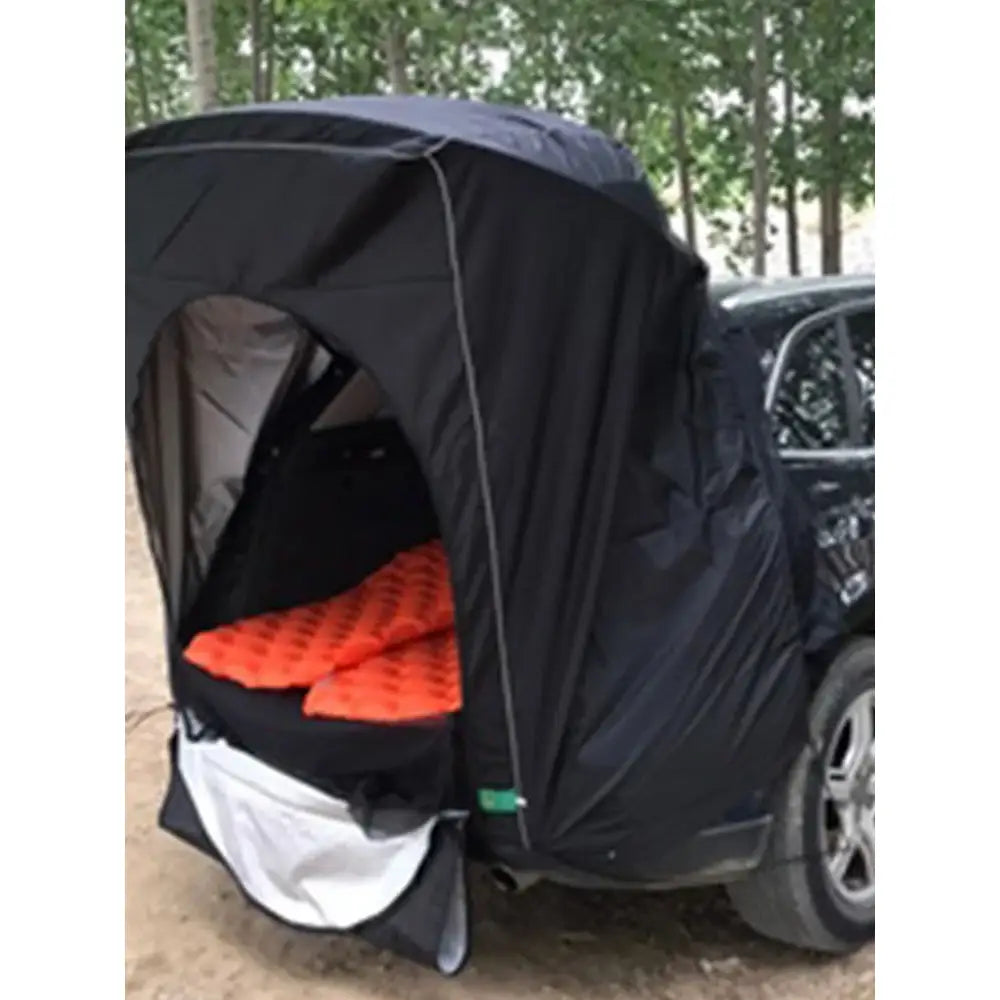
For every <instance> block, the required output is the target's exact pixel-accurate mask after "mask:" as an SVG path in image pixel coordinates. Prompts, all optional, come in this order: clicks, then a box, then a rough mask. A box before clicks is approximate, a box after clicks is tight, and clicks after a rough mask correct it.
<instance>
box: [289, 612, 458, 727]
mask: <svg viewBox="0 0 1000 1000" xmlns="http://www.w3.org/2000/svg"><path fill="white" fill-rule="evenodd" d="M461 707H462V684H461V677H460V670H459V663H458V642H457V640H456V637H455V630H454V629H447V630H446V631H444V632H438V633H437V634H436V635H430V636H426V637H425V638H423V639H412V640H410V641H409V642H405V643H403V644H402V645H399V646H395V647H393V648H392V649H387V650H386V651H385V652H383V653H379V654H378V655H377V656H373V657H371V658H370V659H367V660H365V661H364V662H362V663H359V664H357V665H356V666H353V667H350V668H349V669H347V670H335V671H333V672H332V673H330V674H327V676H326V677H323V678H322V679H320V680H318V681H317V682H316V683H315V684H313V686H312V687H311V688H310V689H309V691H308V692H307V694H306V697H305V701H304V702H303V704H302V710H303V711H304V712H305V714H306V715H310V716H320V717H323V718H332V719H353V720H355V721H357V722H386V723H392V722H414V721H417V720H420V719H427V718H432V717H434V716H439V715H448V714H450V713H451V712H457V711H458V710H459V709H460V708H461Z"/></svg>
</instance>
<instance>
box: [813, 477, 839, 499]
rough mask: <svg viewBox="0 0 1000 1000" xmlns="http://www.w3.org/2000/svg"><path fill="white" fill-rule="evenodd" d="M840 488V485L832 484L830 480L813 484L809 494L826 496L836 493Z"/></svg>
mask: <svg viewBox="0 0 1000 1000" xmlns="http://www.w3.org/2000/svg"><path fill="white" fill-rule="evenodd" d="M839 488H840V484H839V483H834V482H830V481H829V480H827V481H825V482H819V483H813V484H812V486H810V487H809V493H810V495H811V496H814V497H816V496H824V495H826V494H828V493H836V492H837V490H838V489H839Z"/></svg>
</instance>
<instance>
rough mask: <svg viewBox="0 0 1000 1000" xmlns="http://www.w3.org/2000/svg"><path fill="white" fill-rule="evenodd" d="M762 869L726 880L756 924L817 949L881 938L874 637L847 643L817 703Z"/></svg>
mask: <svg viewBox="0 0 1000 1000" xmlns="http://www.w3.org/2000/svg"><path fill="white" fill-rule="evenodd" d="M809 723H810V732H811V733H812V745H811V746H810V747H808V748H806V749H805V750H803V751H802V753H801V754H800V755H799V757H798V759H797V760H796V762H795V764H794V765H793V767H792V769H791V771H790V773H789V775H788V778H787V779H786V780H785V783H784V785H783V786H782V788H781V789H780V791H779V793H778V796H777V801H776V803H775V806H774V827H773V829H772V832H771V840H770V844H769V847H768V851H767V853H766V855H765V857H764V859H763V861H762V863H761V865H760V867H759V868H758V869H757V870H756V871H754V872H753V873H752V874H751V875H749V876H748V877H747V878H746V879H743V880H741V881H739V882H734V883H732V884H731V885H730V886H728V891H729V896H730V899H731V900H732V902H733V905H734V906H735V907H736V910H737V911H738V912H739V914H740V915H741V916H742V917H743V919H744V920H746V922H747V923H748V924H750V926H751V927H753V928H754V929H755V930H757V931H759V932H760V933H761V934H764V935H765V936H767V937H771V938H775V939H776V940H778V941H783V942H786V943H788V944H793V945H798V946H800V947H804V948H811V949H815V950H818V951H826V952H834V953H842V952H847V951H852V950H853V949H855V948H857V947H859V946H861V945H862V944H864V943H866V942H868V941H870V940H872V939H873V938H874V936H875V641H874V639H867V638H866V639H857V640H854V641H852V642H851V643H849V644H848V645H847V646H846V647H845V649H844V650H843V651H842V652H841V653H840V655H839V656H838V657H837V659H836V660H835V661H834V662H833V664H832V665H831V666H830V669H829V671H828V673H827V675H826V678H825V679H824V681H823V684H822V685H821V686H820V688H819V690H818V691H817V692H816V695H815V697H814V699H813V703H812V708H811V711H810V719H809Z"/></svg>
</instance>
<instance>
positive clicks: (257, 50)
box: [250, 0, 264, 104]
mask: <svg viewBox="0 0 1000 1000" xmlns="http://www.w3.org/2000/svg"><path fill="white" fill-rule="evenodd" d="M260 5H261V0H250V66H251V71H252V73H253V100H254V104H259V103H260V102H261V101H263V100H264V66H263V57H264V33H263V31H262V30H261V29H262V28H263V24H262V21H261V9H260Z"/></svg>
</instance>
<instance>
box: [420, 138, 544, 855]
mask: <svg viewBox="0 0 1000 1000" xmlns="http://www.w3.org/2000/svg"><path fill="white" fill-rule="evenodd" d="M437 151H438V150H437V149H430V150H428V151H427V152H426V153H425V154H424V155H425V159H426V160H427V162H428V163H429V164H430V166H431V169H432V170H433V171H434V176H435V179H436V180H437V185H438V190H439V192H440V194H441V207H442V210H443V212H444V222H445V233H446V239H447V244H448V260H449V264H450V266H451V272H452V291H453V297H454V305H455V324H456V326H457V328H458V339H459V344H460V347H461V351H462V366H463V368H464V370H465V382H466V387H467V389H468V393H469V407H470V410H471V413H472V427H473V433H474V437H475V444H476V465H477V469H478V472H479V486H480V492H481V493H482V496H483V520H484V522H485V527H486V542H487V547H488V550H489V557H490V583H491V586H492V590H493V612H494V615H495V617H496V637H497V657H498V660H499V666H500V687H501V690H502V693H503V702H504V714H505V716H506V722H507V740H508V744H509V753H510V759H511V777H512V778H513V781H514V788H515V791H516V794H517V813H516V816H517V827H518V832H519V833H520V836H521V843H522V844H523V845H524V848H525V850H531V839H530V837H529V835H528V827H527V823H526V821H525V818H524V808H525V806H526V805H527V802H526V801H525V799H524V798H523V789H524V785H523V783H522V781H521V762H520V756H521V755H520V749H519V741H518V737H517V725H516V722H515V718H514V686H513V683H512V680H511V676H510V659H509V654H508V648H507V634H506V633H507V628H506V618H505V614H504V603H503V586H502V581H501V577H500V547H499V544H498V542H497V527H496V514H495V511H494V508H493V495H492V493H491V490H490V472H489V462H488V459H487V455H486V431H485V428H484V425H483V417H482V412H481V409H480V405H479V390H478V388H477V386H476V368H475V364H474V362H473V359H472V347H471V344H470V342H469V326H468V322H467V318H466V314H465V294H464V290H463V285H462V271H461V264H460V260H459V253H458V233H457V227H456V225H455V210H454V205H453V204H452V199H451V191H450V189H449V188H448V180H447V178H446V177H445V173H444V169H443V168H442V166H441V164H440V163H439V162H438V161H437V159H436V157H435V153H436V152H437Z"/></svg>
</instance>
